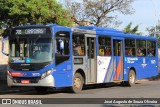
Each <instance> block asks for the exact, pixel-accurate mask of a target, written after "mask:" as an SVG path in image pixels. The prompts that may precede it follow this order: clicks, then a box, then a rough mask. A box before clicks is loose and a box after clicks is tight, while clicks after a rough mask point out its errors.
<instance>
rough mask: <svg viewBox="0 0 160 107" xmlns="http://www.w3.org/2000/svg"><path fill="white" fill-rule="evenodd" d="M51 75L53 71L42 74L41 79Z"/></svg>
mask: <svg viewBox="0 0 160 107" xmlns="http://www.w3.org/2000/svg"><path fill="white" fill-rule="evenodd" d="M51 73H52V70H48V71H46V72H44V73H43V74H42V76H41V79H43V78H45V77H47V76H48V75H50V74H51Z"/></svg>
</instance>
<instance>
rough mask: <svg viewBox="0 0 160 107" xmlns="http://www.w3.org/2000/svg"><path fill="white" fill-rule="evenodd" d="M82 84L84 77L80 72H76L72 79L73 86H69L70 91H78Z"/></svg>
mask: <svg viewBox="0 0 160 107" xmlns="http://www.w3.org/2000/svg"><path fill="white" fill-rule="evenodd" d="M83 84H84V78H83V77H82V75H81V74H80V73H76V74H75V75H74V79H73V86H72V87H71V90H72V92H74V93H80V92H81V90H82V88H83Z"/></svg>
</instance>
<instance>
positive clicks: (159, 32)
mask: <svg viewBox="0 0 160 107" xmlns="http://www.w3.org/2000/svg"><path fill="white" fill-rule="evenodd" d="M155 27H156V31H155ZM146 30H147V31H148V34H149V35H150V36H156V38H158V47H160V21H158V23H157V25H156V26H151V27H148V28H147V29H146Z"/></svg>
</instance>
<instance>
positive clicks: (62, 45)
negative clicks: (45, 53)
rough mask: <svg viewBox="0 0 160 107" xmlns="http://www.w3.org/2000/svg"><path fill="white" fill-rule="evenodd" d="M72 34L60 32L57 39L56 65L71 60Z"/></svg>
mask: <svg viewBox="0 0 160 107" xmlns="http://www.w3.org/2000/svg"><path fill="white" fill-rule="evenodd" d="M69 44H70V33H69V32H66V31H59V32H57V33H56V37H55V63H56V65H58V64H60V63H62V62H64V61H67V60H69V57H70V48H69V46H70V45H69Z"/></svg>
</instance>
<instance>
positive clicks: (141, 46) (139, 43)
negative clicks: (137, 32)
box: [136, 40, 146, 56]
mask: <svg viewBox="0 0 160 107" xmlns="http://www.w3.org/2000/svg"><path fill="white" fill-rule="evenodd" d="M136 47H137V56H146V40H136Z"/></svg>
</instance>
